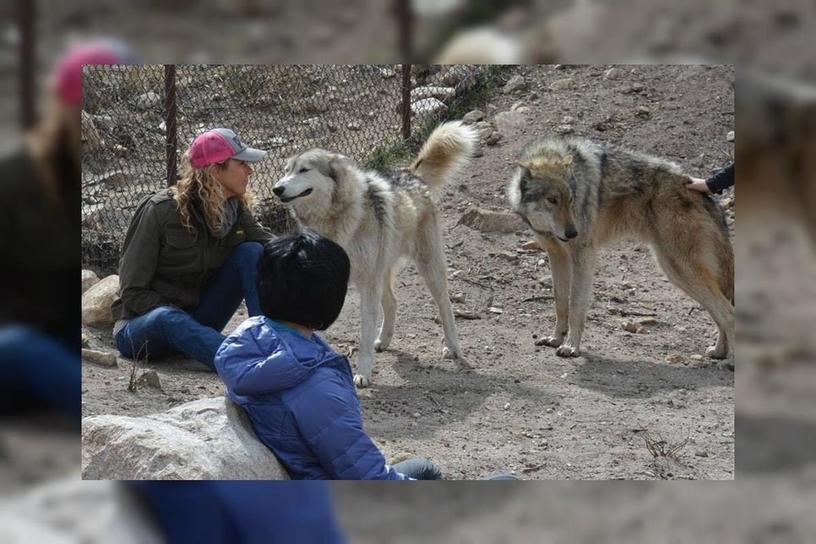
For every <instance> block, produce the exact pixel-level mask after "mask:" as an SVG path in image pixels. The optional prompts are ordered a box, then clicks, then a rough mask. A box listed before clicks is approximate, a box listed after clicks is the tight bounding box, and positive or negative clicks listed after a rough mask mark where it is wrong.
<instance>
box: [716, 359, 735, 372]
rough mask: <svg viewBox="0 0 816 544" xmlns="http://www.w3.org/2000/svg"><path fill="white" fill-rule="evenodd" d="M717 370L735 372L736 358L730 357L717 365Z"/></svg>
mask: <svg viewBox="0 0 816 544" xmlns="http://www.w3.org/2000/svg"><path fill="white" fill-rule="evenodd" d="M717 368H719V369H720V370H730V371H732V372H733V371H734V358H733V357H729V358H728V359H723V360H722V361H720V362H718V363H717Z"/></svg>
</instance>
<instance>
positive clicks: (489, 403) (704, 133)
mask: <svg viewBox="0 0 816 544" xmlns="http://www.w3.org/2000/svg"><path fill="white" fill-rule="evenodd" d="M608 68H609V67H608V66H589V67H577V66H566V67H560V68H558V69H555V68H553V67H550V66H540V67H523V66H522V67H519V68H517V71H518V73H521V74H524V75H525V77H526V79H527V81H528V82H529V84H530V88H529V90H528V91H525V92H521V93H518V94H513V95H503V94H498V95H497V96H495V97H493V98H492V99H491V100H490V101H489V103H488V104H486V105H483V106H482V107H480V109H482V110H484V111H485V112H486V114H487V115H486V118H487V120H492V119H493V117H494V115H495V114H496V113H498V112H504V111H508V110H510V109H511V106H512V105H513V104H514V103H516V102H517V101H521V102H522V105H523V106H527V107H529V111H528V112H527V113H524V114H522V117H523V122H522V123H521V124H520V126H518V127H517V128H515V129H507V130H505V131H504V137H503V139H502V140H501V141H500V142H499V144H498V145H496V146H486V147H484V150H483V151H484V155H483V156H481V157H478V158H476V159H475V161H474V163H473V166H472V167H471V169H470V171H469V173H468V174H466V175H463V176H462V177H461V178H460V179H458V180H456V181H454V182H452V183H451V184H450V185H449V186H448V187H447V188H446V189H445V191H444V194H443V195H442V196H441V204H440V207H441V210H442V221H443V226H444V228H443V231H444V237H445V242H446V253H447V257H448V268H449V277H450V285H449V289H450V293H451V295H453V296H454V300H456V301H461V302H455V303H454V307H455V308H456V309H459V310H467V311H468V312H472V313H474V314H476V315H478V316H479V319H474V320H465V319H457V326H458V331H459V336H460V342H461V344H462V347H463V350H464V352H465V355H466V357H467V363H466V364H464V365H460V364H457V363H455V362H452V361H447V360H442V359H441V348H442V345H441V337H442V332H441V326H440V325H439V324H438V323H436V322H435V320H434V318H435V316H436V308H435V306H434V304H433V302H432V299H431V297H430V294H429V293H428V292H427V290H426V289H425V288H424V286H423V285H422V282H421V280H420V278H419V277H418V275H417V274H416V272H415V270H414V269H413V268H412V267H410V266H409V267H406V268H405V269H404V270H403V271H402V272H401V274H400V275H399V278H398V281H397V290H396V294H397V298H398V300H399V304H400V305H399V307H398V314H397V332H396V334H395V338H394V341H393V342H392V346H391V349H390V350H389V351H388V352H386V353H382V354H378V355H377V357H376V362H375V368H374V377H373V386H372V387H370V388H368V389H365V390H362V391H360V399H361V402H362V406H363V412H364V419H365V422H366V428H367V430H368V431H369V433H370V434H371V435H372V436H373V437H374V439H375V441H376V442H377V443H378V444H379V445H380V446H381V447H382V449H383V450H384V451H385V453H386V455H387V456H388V457H389V458H392V459H393V458H402V457H404V456H406V455H418V456H424V457H428V458H430V459H431V460H433V461H434V462H435V463H437V464H438V465H439V466H440V467H441V468H442V469H443V471H444V472H445V474H446V476H447V477H448V478H451V479H477V478H480V477H482V476H484V475H486V474H489V473H492V472H496V471H510V472H513V473H515V474H516V475H517V476H519V477H521V478H525V479H653V478H661V477H662V478H679V479H686V478H693V479H731V478H733V477H734V373H732V372H729V371H724V370H719V369H718V368H717V367H716V366H715V365H712V364H711V362H710V361H709V360H706V359H702V360H698V359H696V358H693V357H692V356H693V355H695V354H704V351H705V348H706V346H708V345H710V344H712V343H713V340H714V336H715V328H714V326H713V323H712V322H711V320H710V318H709V317H708V315H707V314H706V313H705V311H703V310H702V308H700V307H699V306H698V305H697V304H696V303H695V302H694V301H692V300H691V299H689V298H688V297H687V296H685V295H684V294H682V293H681V292H680V291H679V290H678V289H676V288H675V287H673V286H672V285H671V284H669V283H668V280H666V279H665V278H664V276H663V275H662V273H661V272H660V271H659V270H658V268H657V265H656V264H655V263H654V261H653V259H652V257H651V255H650V254H649V251H648V249H647V248H645V247H643V246H642V245H640V244H636V243H632V242H623V243H619V244H616V245H614V246H611V247H609V248H607V249H606V250H605V251H603V252H602V254H601V258H600V260H599V268H598V273H597V275H596V279H595V282H594V293H595V296H594V300H593V302H592V306H591V308H590V310H589V314H588V321H587V330H586V334H585V343H584V345H583V351H584V353H583V355H582V356H581V357H578V358H575V359H562V358H559V357H556V356H555V353H554V350H552V349H550V348H546V347H537V346H535V339H536V338H537V337H539V336H540V335H542V334H544V333H548V331H549V329H550V328H551V327H552V325H553V319H554V308H553V301H552V298H551V295H552V292H551V289H550V285H549V282H548V280H547V277H548V276H549V266H548V263H547V257H546V254H544V253H538V252H524V251H521V250H520V246H521V244H522V243H523V242H525V241H526V240H528V239H529V238H530V236H529V233H528V232H526V231H523V230H522V231H519V232H516V233H512V234H494V233H489V234H485V233H481V232H479V231H476V230H472V229H470V228H469V227H466V226H464V225H458V226H457V221H458V219H459V217H460V216H461V215H462V213H463V212H464V211H465V210H466V209H467V208H468V207H469V206H472V205H477V206H480V207H483V208H492V209H496V210H501V209H504V200H503V192H504V186H505V184H506V182H507V180H508V178H509V175H510V173H511V172H512V169H513V161H514V159H516V158H517V157H518V156H519V154H520V153H521V151H522V149H523V148H524V146H525V145H527V144H528V143H529V142H531V141H532V140H534V139H535V138H536V137H538V136H540V135H543V134H547V133H549V132H551V131H552V130H553V129H554V128H555V127H558V126H560V125H564V124H570V125H572V126H573V127H574V130H575V133H576V134H577V135H581V136H589V137H592V138H595V139H599V140H603V141H607V142H611V143H615V144H619V145H623V146H626V147H630V148H632V149H635V150H639V151H643V152H648V153H652V154H656V155H660V156H663V157H666V158H669V159H672V160H675V161H676V162H678V163H680V164H681V165H683V166H684V167H685V168H686V169H687V171H688V172H689V173H691V174H694V175H697V176H700V177H705V176H707V175H708V174H710V173H711V172H713V171H714V170H716V169H717V168H719V167H721V166H724V165H725V164H726V163H727V162H729V161H730V160H731V159H732V157H733V143H731V142H728V141H727V140H726V134H727V133H728V132H729V131H731V130H734V116H733V111H734V108H733V78H734V70H733V68H732V67H729V66H718V67H699V66H627V67H619V70H618V75H619V78H617V79H606V78H605V77H604V74H605V72H606V71H607V69H608ZM564 78H573V79H574V81H575V84H576V86H577V88H576V89H573V90H562V91H550V90H548V88H549V85H550V84H551V83H552V82H553V81H555V80H559V79H564ZM565 117H571V118H572V119H565ZM338 151H342V150H338ZM726 198H727V199H732V196H731V195H729V196H727V197H726ZM727 214H728V217H729V224H730V225H731V227H732V229H733V208H731V209H730V210H729V211H728V212H727ZM489 308H492V310H490V309H489ZM627 314H628V315H627ZM641 314H643V315H641ZM245 317H246V314H245V313H242V312H239V313H238V314H237V315H236V317H235V318H234V319H233V321H232V322H231V323H230V324H229V325H228V328H227V331H229V330H231V329H232V328H233V327H234V326H236V325H237V324H238V323H239V322H240V321H241V320H242V319H243V318H245ZM643 318H650V319H652V320H653V324H648V325H646V326H645V329H646V330H645V332H642V333H637V334H633V333H629V332H626V331H624V330H623V328H622V322H623V321H624V320H633V321H637V320H639V319H643ZM86 333H88V334H89V336H90V343H91V347H97V348H103V349H112V343H111V339H110V335H109V334H104V333H99V332H98V331H86ZM358 335H359V306H358V297H357V293H356V291H355V290H354V289H352V290H351V291H350V293H349V297H348V299H347V303H346V307H345V308H344V310H343V313H342V314H341V316H340V319H339V320H338V322H337V323H336V324H335V325H334V326H333V327H332V328H331V329H330V330H329V331H328V332H327V334H326V337H327V339H328V340H329V341H330V342H331V343H332V345H334V346H336V347H337V348H338V349H341V350H347V349H349V348H350V347H352V346H355V345H356V343H357V338H358ZM667 357H669V359H670V360H671V361H673V362H671V363H670V362H667ZM148 366H149V368H152V369H155V370H156V371H157V372H158V374H159V377H160V379H161V384H162V390H161V391H159V390H155V389H149V388H144V389H140V390H138V391H137V392H135V393H131V392H128V391H127V385H128V380H129V374H130V368H129V364H127V362H126V361H124V360H121V361H120V366H119V367H118V368H108V367H103V366H99V365H95V364H92V363H87V362H86V363H84V365H83V413H84V415H85V416H90V415H97V414H127V415H140V414H146V413H151V412H156V411H161V410H165V409H167V408H169V407H171V406H174V405H177V404H179V403H183V402H187V401H190V400H194V399H197V398H201V397H206V396H216V395H219V394H221V392H222V386H221V385H220V383H219V382H218V379H217V377H216V376H215V375H213V374H210V373H208V372H206V371H203V368H204V367H203V366H201V365H199V364H198V363H194V362H189V361H170V362H164V363H159V364H153V365H148ZM646 434H650V435H652V436H655V437H659V438H662V439H663V440H665V441H666V442H667V443H668V444H669V445H674V444H678V443H682V442H686V441H687V442H686V443H685V445H684V446H682V447H680V448H679V451H678V453H677V462H671V461H667V460H666V459H661V460H659V461H660V462H658V463H655V462H653V461H654V460H653V458H652V455H651V454H650V453H649V451H648V450H647V448H646V446H645V440H644V436H645V435H646Z"/></svg>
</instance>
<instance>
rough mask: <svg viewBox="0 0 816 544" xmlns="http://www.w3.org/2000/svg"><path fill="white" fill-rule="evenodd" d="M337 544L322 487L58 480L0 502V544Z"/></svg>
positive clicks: (340, 539)
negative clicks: (24, 543) (35, 543)
mask: <svg viewBox="0 0 816 544" xmlns="http://www.w3.org/2000/svg"><path fill="white" fill-rule="evenodd" d="M112 541H115V542H118V543H121V544H154V543H155V544H160V543H166V544H176V543H187V542H195V543H197V544H221V543H224V544H227V543H229V544H233V543H234V544H260V543H265V544H267V543H268V544H276V543H284V542H285V543H289V542H320V543H325V544H335V543H342V542H344V541H345V539H344V538H343V536H342V534H341V532H340V530H339V528H338V526H337V522H336V519H335V514H334V511H333V508H332V502H331V494H330V490H329V487H328V485H326V483H325V482H129V483H122V482H107V481H96V482H93V481H85V482H82V481H76V480H63V481H61V482H55V483H52V484H49V485H46V486H42V487H40V488H38V489H35V490H32V491H29V492H27V493H25V494H22V495H17V496H15V497H13V498H10V499H8V500H0V542H10V543H11V542H20V543H22V542H39V543H58V542H59V543H62V542H84V543H86V544H103V543H107V542H112Z"/></svg>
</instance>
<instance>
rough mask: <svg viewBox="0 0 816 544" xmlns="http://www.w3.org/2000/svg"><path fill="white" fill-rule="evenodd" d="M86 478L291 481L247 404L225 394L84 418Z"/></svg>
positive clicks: (83, 468)
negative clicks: (138, 412) (137, 412)
mask: <svg viewBox="0 0 816 544" xmlns="http://www.w3.org/2000/svg"><path fill="white" fill-rule="evenodd" d="M82 477H83V478H84V479H86V480H97V479H118V480H288V479H289V476H288V475H287V474H286V471H285V470H284V469H283V467H282V466H281V465H280V463H279V462H278V460H277V458H276V457H275V455H274V454H273V453H272V452H271V451H270V450H269V449H268V448H267V447H266V446H265V445H264V444H263V443H262V442H261V441H260V440H258V438H257V436H256V435H255V432H254V431H253V429H252V425H251V424H250V422H249V420H248V418H247V416H246V414H245V413H244V411H243V409H242V408H241V407H239V406H237V405H236V404H234V403H233V402H232V401H230V400H228V399H227V398H225V397H217V398H210V399H201V400H197V401H193V402H188V403H186V404H182V405H181V406H176V407H175V408H172V409H170V410H168V411H166V412H162V413H158V414H151V415H147V416H144V417H128V416H93V417H88V418H85V419H84V420H83V421H82Z"/></svg>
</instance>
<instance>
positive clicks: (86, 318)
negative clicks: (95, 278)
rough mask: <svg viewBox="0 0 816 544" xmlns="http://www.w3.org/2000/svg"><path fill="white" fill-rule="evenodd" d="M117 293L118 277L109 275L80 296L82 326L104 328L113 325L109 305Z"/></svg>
mask: <svg viewBox="0 0 816 544" xmlns="http://www.w3.org/2000/svg"><path fill="white" fill-rule="evenodd" d="M117 292H119V276H117V275H116V274H111V275H110V276H108V277H106V278H105V279H103V280H100V281H99V282H98V283H96V284H94V286H93V287H91V288H90V289H88V290H87V291H85V293H83V294H82V324H83V325H87V326H88V327H97V328H104V327H110V326H111V325H113V314H112V313H111V304H112V303H113V299H114V298H116V293H117Z"/></svg>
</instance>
